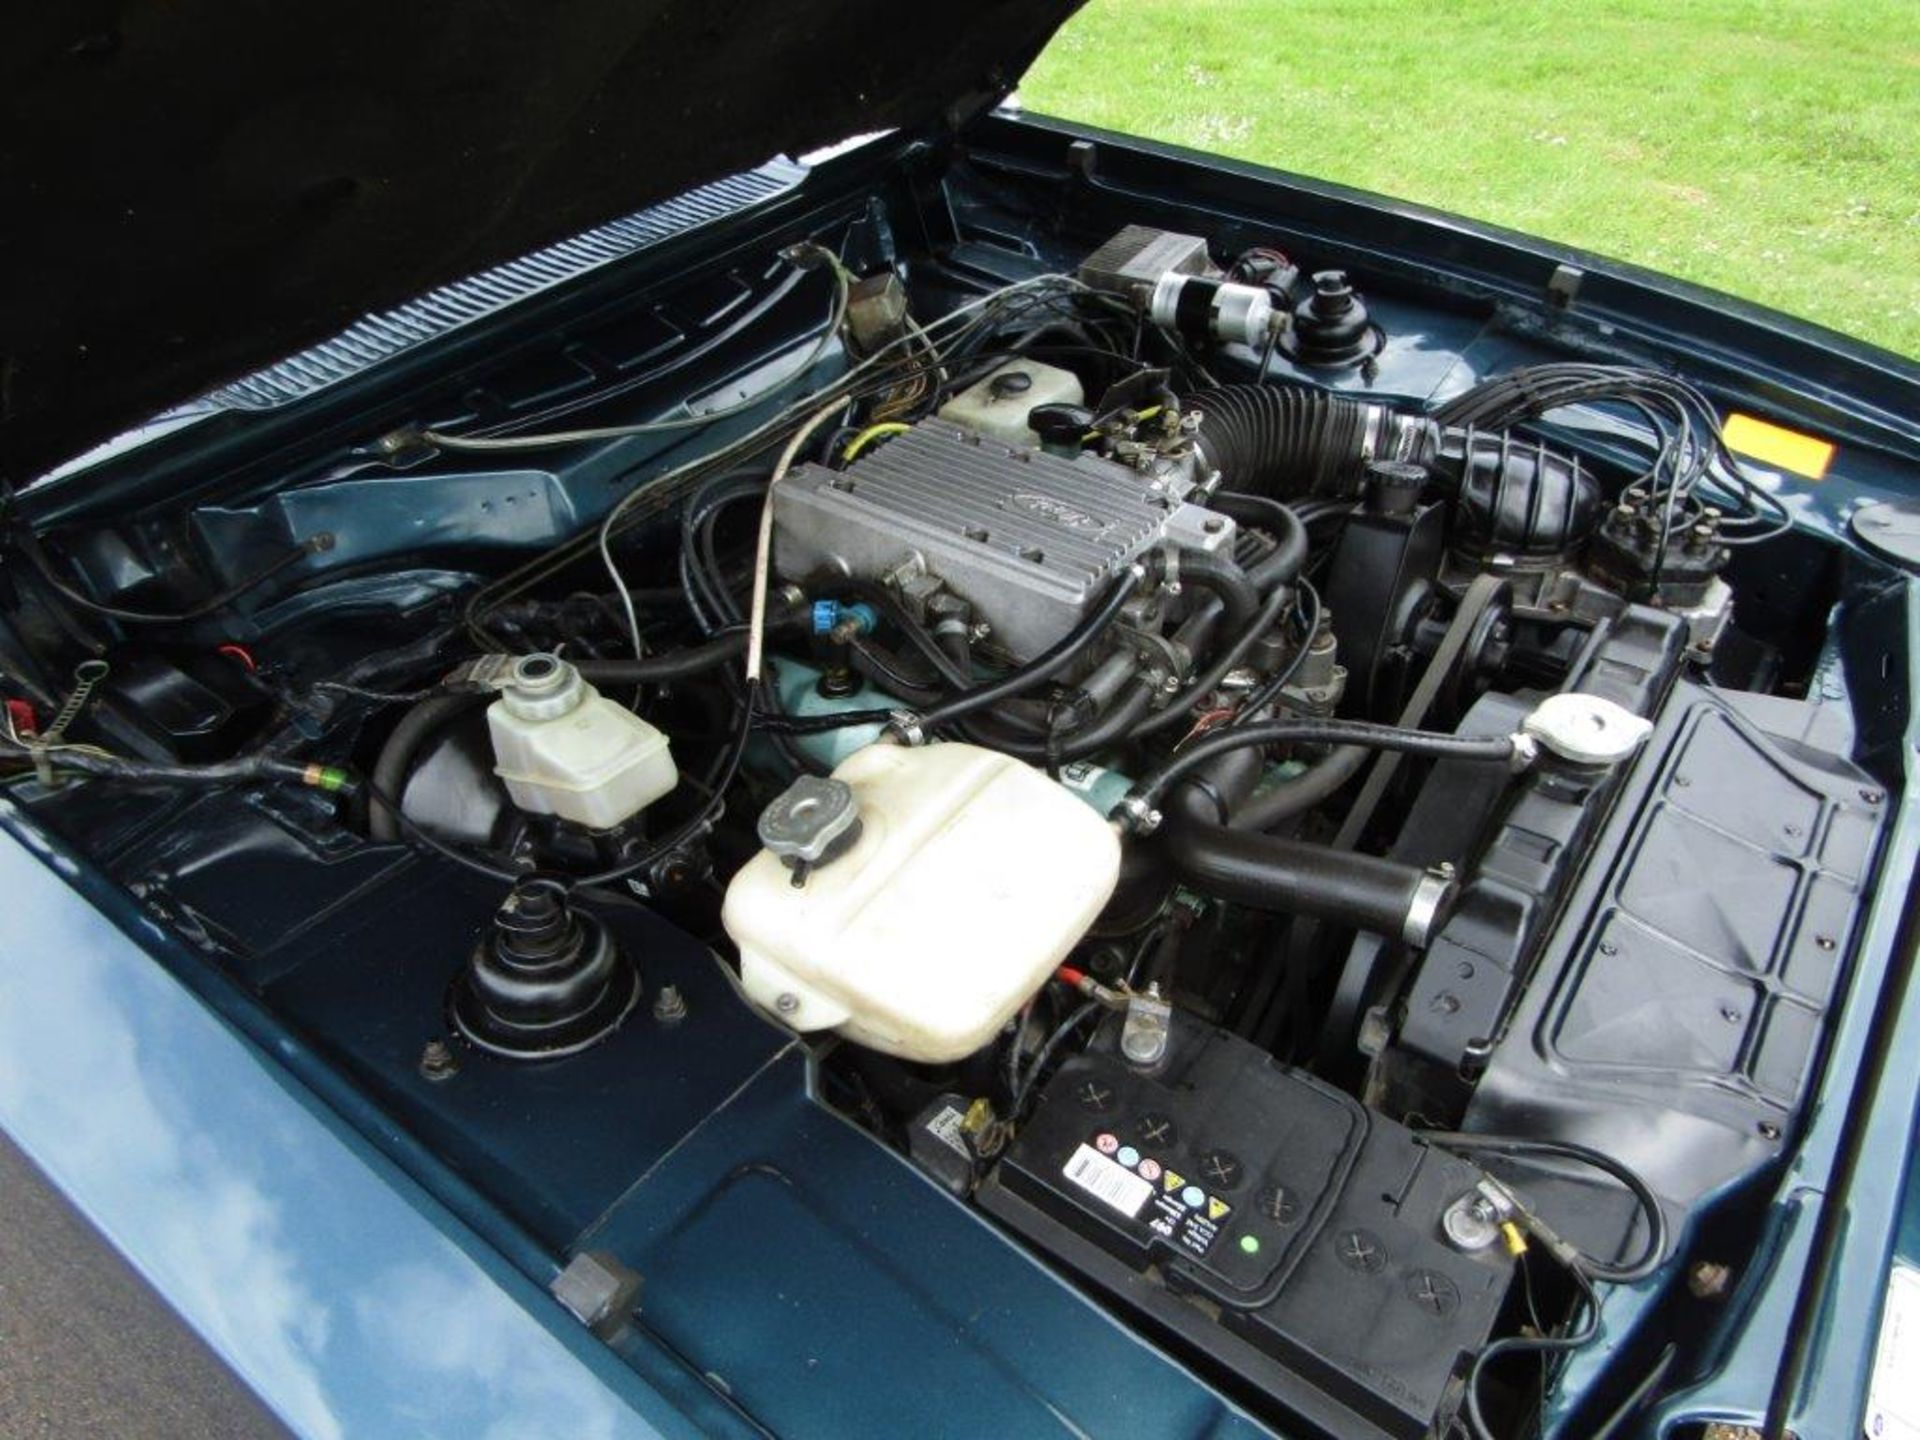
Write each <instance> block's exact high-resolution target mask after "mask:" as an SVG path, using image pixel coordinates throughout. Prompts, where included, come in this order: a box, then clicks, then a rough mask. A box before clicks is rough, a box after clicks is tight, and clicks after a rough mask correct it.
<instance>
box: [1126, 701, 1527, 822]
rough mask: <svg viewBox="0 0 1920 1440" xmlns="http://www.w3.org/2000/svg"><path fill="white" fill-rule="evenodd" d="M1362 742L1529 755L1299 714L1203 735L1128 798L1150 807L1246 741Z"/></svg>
mask: <svg viewBox="0 0 1920 1440" xmlns="http://www.w3.org/2000/svg"><path fill="white" fill-rule="evenodd" d="M1285 744H1293V745H1362V746H1365V747H1367V748H1368V749H1371V750H1387V751H1392V752H1396V753H1398V754H1402V755H1422V756H1426V757H1428V758H1429V759H1434V760H1467V761H1478V762H1481V763H1483V764H1492V765H1513V766H1516V767H1517V766H1520V765H1524V763H1525V762H1526V760H1527V759H1528V758H1530V757H1529V755H1528V753H1527V751H1526V750H1525V749H1524V748H1523V746H1522V745H1521V744H1520V743H1518V742H1516V740H1515V737H1513V736H1511V735H1486V736H1480V735H1445V734H1441V733H1439V732H1437V731H1432V730H1405V729H1402V728H1401V727H1400V726H1398V725H1376V724H1374V723H1372V722H1371V721H1366V720H1319V719H1312V718H1309V717H1306V716H1300V717H1297V718H1294V719H1287V720H1267V721H1263V722H1262V723H1260V724H1258V725H1242V726H1239V727H1238V728H1235V729H1231V730H1215V731H1213V732H1212V733H1211V734H1208V735H1204V736H1202V737H1201V738H1200V739H1199V740H1196V741H1195V742H1194V743H1193V744H1191V745H1189V746H1188V747H1187V748H1186V749H1184V750H1182V751H1181V752H1180V753H1179V754H1177V755H1175V756H1174V757H1173V758H1172V759H1171V760H1167V761H1164V762H1162V763H1161V764H1160V766H1159V767H1158V768H1156V769H1154V770H1151V771H1149V772H1148V773H1147V774H1146V775H1145V776H1143V777H1141V779H1140V780H1139V781H1138V782H1137V783H1136V784H1135V785H1134V787H1133V793H1132V794H1131V795H1130V796H1128V798H1127V800H1126V801H1125V802H1124V804H1125V808H1126V810H1127V811H1128V812H1130V813H1134V814H1138V813H1140V812H1142V811H1144V810H1147V809H1151V807H1152V806H1153V805H1154V804H1155V803H1156V802H1157V801H1158V800H1159V798H1160V797H1161V796H1162V795H1164V794H1165V793H1166V792H1167V790H1168V788H1169V787H1171V786H1172V784H1173V783H1174V782H1175V781H1176V780H1179V779H1181V778H1183V777H1184V776H1187V775H1190V774H1192V773H1193V772H1194V771H1195V770H1197V769H1199V768H1200V767H1201V766H1202V765H1205V764H1206V763H1207V762H1209V761H1210V760H1212V759H1214V758H1215V757H1216V756H1219V755H1223V754H1225V753H1226V752H1228V751H1230V750H1237V749H1240V748H1241V747H1243V746H1247V745H1285Z"/></svg>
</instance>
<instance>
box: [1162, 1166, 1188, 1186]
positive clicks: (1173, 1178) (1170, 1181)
mask: <svg viewBox="0 0 1920 1440" xmlns="http://www.w3.org/2000/svg"><path fill="white" fill-rule="evenodd" d="M1160 1183H1161V1184H1162V1185H1164V1186H1166V1187H1167V1189H1169V1190H1178V1189H1179V1188H1180V1187H1181V1186H1182V1185H1184V1184H1186V1183H1187V1177H1186V1176H1184V1175H1176V1174H1174V1173H1173V1171H1171V1170H1169V1171H1167V1172H1166V1174H1164V1175H1162V1176H1161V1177H1160Z"/></svg>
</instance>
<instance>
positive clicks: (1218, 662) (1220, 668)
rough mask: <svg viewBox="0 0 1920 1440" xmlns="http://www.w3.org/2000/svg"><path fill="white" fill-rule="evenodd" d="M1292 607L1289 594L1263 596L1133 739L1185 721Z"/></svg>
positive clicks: (1137, 730) (1277, 592)
mask: <svg viewBox="0 0 1920 1440" xmlns="http://www.w3.org/2000/svg"><path fill="white" fill-rule="evenodd" d="M1292 603H1293V596H1292V594H1291V593H1290V592H1289V591H1287V590H1285V589H1275V590H1274V591H1273V593H1272V594H1270V595H1268V596H1267V599H1266V603H1265V604H1263V605H1262V606H1261V607H1260V608H1259V610H1257V611H1255V612H1254V616H1253V619H1252V621H1250V622H1249V623H1248V624H1247V625H1246V626H1245V627H1244V628H1243V629H1242V630H1241V631H1240V633H1239V634H1238V635H1236V636H1235V637H1234V639H1233V642H1232V643H1231V644H1229V645H1228V646H1227V647H1226V649H1224V650H1222V651H1221V652H1220V653H1219V654H1218V655H1216V656H1215V657H1214V659H1213V663H1212V664H1211V665H1209V666H1207V668H1206V669H1205V670H1203V671H1202V672H1201V673H1200V674H1199V675H1198V676H1196V677H1195V678H1194V680H1193V682H1192V683H1191V684H1189V685H1188V686H1187V687H1186V688H1185V689H1184V690H1182V691H1181V692H1180V693H1179V694H1178V695H1176V696H1174V697H1173V699H1171V700H1170V701H1168V702H1167V705H1166V708H1165V709H1163V710H1162V711H1161V712H1160V713H1159V714H1158V715H1155V716H1154V717H1153V718H1152V719H1150V720H1147V721H1146V722H1144V723H1143V724H1141V725H1140V726H1139V727H1137V728H1136V729H1135V730H1134V732H1133V734H1134V738H1135V739H1136V740H1138V739H1144V738H1145V737H1147V736H1149V735H1157V734H1159V733H1160V732H1161V731H1162V730H1165V729H1167V728H1169V727H1170V726H1173V725H1175V724H1178V723H1179V722H1180V721H1181V720H1182V719H1185V718H1187V711H1188V710H1190V709H1191V708H1192V707H1193V705H1194V703H1195V702H1196V701H1198V700H1200V699H1202V698H1203V697H1205V696H1206V695H1207V694H1208V693H1209V692H1210V691H1212V690H1214V689H1216V688H1217V687H1218V686H1219V684H1220V682H1221V681H1222V680H1224V679H1226V678H1227V672H1228V671H1230V670H1232V669H1233V667H1234V666H1236V665H1238V664H1239V663H1240V662H1241V661H1242V660H1244V659H1245V658H1246V654H1247V652H1248V651H1249V650H1251V649H1252V648H1253V647H1254V644H1255V642H1257V641H1258V640H1259V639H1260V637H1261V636H1262V635H1265V634H1266V633H1267V631H1269V630H1271V629H1272V628H1273V627H1274V625H1275V624H1276V623H1277V622H1278V621H1279V619H1280V614H1281V612H1282V611H1284V610H1285V609H1286V608H1287V606H1289V605H1291V604H1292Z"/></svg>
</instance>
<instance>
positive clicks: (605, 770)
mask: <svg viewBox="0 0 1920 1440" xmlns="http://www.w3.org/2000/svg"><path fill="white" fill-rule="evenodd" d="M487 729H488V731H489V733H490V734H491V735H492V737H493V759H494V767H493V773H494V774H496V775H498V776H499V777H500V778H501V779H502V780H504V781H506V784H507V794H508V795H509V796H510V797H512V799H513V803H514V804H515V805H518V806H519V807H520V808H521V809H522V810H525V811H527V812H529V813H530V814H534V815H557V816H559V817H560V818H561V819H562V820H571V821H573V822H574V823H575V824H576V825H585V826H587V827H588V828H589V829H593V830H606V829H609V828H610V827H612V826H615V825H618V824H620V823H621V822H622V821H625V820H631V819H632V818H633V817H634V816H635V815H638V814H639V813H640V812H641V811H642V810H644V809H646V808H647V806H649V805H651V804H652V803H653V802H654V801H656V800H658V799H659V798H660V797H661V796H662V795H665V794H666V793H667V792H668V791H669V790H671V789H673V787H674V786H675V785H676V784H678V783H679V780H680V772H679V771H678V770H677V769H675V768H674V763H673V755H672V753H671V752H670V751H669V749H668V748H667V737H666V736H665V735H663V734H661V733H660V731H659V730H657V729H655V728H654V727H653V726H651V725H649V724H648V723H647V722H646V721H644V720H642V719H641V718H640V717H639V716H638V715H635V714H634V713H633V712H632V711H631V710H628V709H626V708H625V707H624V706H621V705H616V704H615V703H614V702H613V701H611V700H609V699H607V698H606V697H605V696H604V695H602V694H601V693H600V692H599V691H598V690H596V689H594V688H593V686H591V685H589V684H587V682H586V681H584V680H582V679H581V678H580V672H579V671H578V670H576V669H574V668H573V666H571V665H569V664H567V662H566V661H564V660H562V659H560V658H559V657H558V656H557V655H523V656H521V657H520V659H518V660H516V661H515V662H514V665H513V669H512V671H511V672H510V673H509V675H508V677H507V683H506V686H505V687H504V688H503V689H502V690H501V692H500V698H499V699H498V700H496V701H494V702H493V704H491V705H489V706H488V707H487Z"/></svg>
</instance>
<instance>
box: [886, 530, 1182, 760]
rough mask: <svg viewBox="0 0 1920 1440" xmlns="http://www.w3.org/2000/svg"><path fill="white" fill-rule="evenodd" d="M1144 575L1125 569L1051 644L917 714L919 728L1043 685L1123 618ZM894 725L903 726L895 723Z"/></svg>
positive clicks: (1136, 568) (931, 726)
mask: <svg viewBox="0 0 1920 1440" xmlns="http://www.w3.org/2000/svg"><path fill="white" fill-rule="evenodd" d="M1145 579H1146V573H1145V571H1144V570H1143V569H1141V567H1139V566H1129V567H1128V569H1127V571H1126V573H1125V574H1123V575H1122V576H1121V577H1120V578H1119V579H1118V580H1116V581H1114V583H1113V585H1112V587H1111V588H1110V589H1108V591H1107V593H1106V596H1105V598H1103V599H1102V600H1101V602H1100V604H1099V605H1098V606H1097V607H1096V608H1095V609H1094V610H1092V611H1091V612H1090V613H1088V614H1087V615H1086V616H1085V617H1084V618H1083V619H1082V620H1081V621H1080V623H1079V624H1078V625H1075V626H1074V627H1073V629H1071V630H1069V631H1068V632H1067V633H1066V634H1065V635H1064V636H1062V637H1061V638H1060V639H1059V640H1057V641H1055V642H1054V643H1053V645H1052V646H1050V647H1049V648H1048V649H1046V650H1044V651H1042V652H1041V653H1040V654H1039V655H1038V656H1036V657H1035V658H1034V659H1032V660H1029V661H1028V662H1027V663H1026V664H1025V665H1022V666H1020V667H1019V668H1017V669H1014V670H1010V671H1008V672H1007V673H1006V674H1005V675H1002V676H1000V677H999V678H998V679H995V680H990V681H988V682H987V683H986V684H984V685H976V686H974V687H973V688H972V689H970V690H962V691H961V692H960V693H959V694H957V695H952V696H949V697H948V698H947V699H945V700H943V701H941V702H940V704H938V705H936V706H934V707H933V708H932V709H930V710H928V711H926V712H925V713H924V714H922V715H920V716H918V717H917V728H918V729H919V730H921V731H922V732H925V733H930V732H932V731H933V730H934V729H935V728H937V727H938V726H941V725H951V724H952V723H953V722H954V721H956V720H959V719H962V718H963V717H965V716H968V715H972V714H974V713H975V712H977V711H980V710H985V709H987V708H988V707H990V706H994V705H998V704H999V703H1000V702H1001V701H1003V700H1011V699H1012V698H1013V697H1014V696H1016V695H1021V694H1024V693H1025V692H1027V691H1028V690H1031V689H1033V688H1034V687H1035V686H1037V685H1044V684H1045V683H1046V682H1047V681H1049V680H1051V679H1052V678H1053V677H1054V676H1055V675H1058V674H1059V673H1060V672H1061V671H1062V670H1064V669H1066V668H1067V667H1068V666H1069V665H1071V664H1073V662H1074V661H1075V660H1077V659H1079V658H1080V656H1081V655H1082V654H1084V653H1085V651H1086V650H1087V648H1088V647H1089V646H1091V645H1092V644H1093V642H1094V641H1096V640H1098V639H1099V638H1100V637H1101V636H1102V635H1103V634H1105V633H1106V631H1107V629H1108V627H1109V626H1111V625H1112V624H1113V622H1114V621H1115V620H1117V619H1119V618H1120V611H1121V609H1122V608H1123V607H1124V606H1125V605H1126V603H1127V601H1129V600H1131V599H1132V598H1133V593H1134V591H1136V590H1138V589H1139V588H1140V585H1141V583H1142V582H1143V581H1144V580H1145ZM895 728H896V729H899V728H900V727H899V726H898V725H896V727H895ZM903 738H906V739H909V740H911V739H914V738H915V737H913V736H911V735H908V736H905V737H903Z"/></svg>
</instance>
